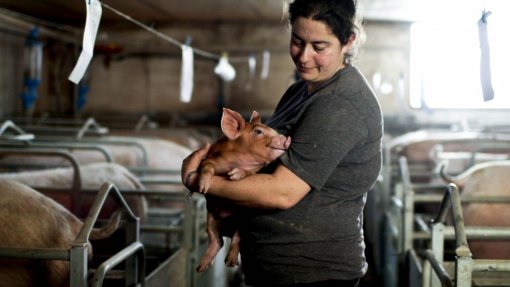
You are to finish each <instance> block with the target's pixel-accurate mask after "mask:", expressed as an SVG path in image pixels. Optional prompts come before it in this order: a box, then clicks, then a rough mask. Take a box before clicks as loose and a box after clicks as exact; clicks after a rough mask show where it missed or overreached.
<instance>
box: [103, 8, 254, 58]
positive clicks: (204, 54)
mask: <svg viewBox="0 0 510 287" xmlns="http://www.w3.org/2000/svg"><path fill="white" fill-rule="evenodd" d="M99 3H101V5H102V6H103V7H105V8H106V9H108V10H110V11H112V12H113V13H115V14H117V15H119V16H121V17H122V18H124V19H126V20H128V21H129V22H131V23H133V24H135V25H137V26H139V27H140V28H142V29H145V30H147V31H148V32H150V33H152V34H154V35H156V36H158V37H160V38H161V39H163V40H165V41H167V42H169V43H172V44H174V45H176V46H178V47H181V46H182V45H183V44H184V43H181V42H179V41H177V40H175V39H174V38H172V37H169V36H167V35H165V34H163V33H161V32H159V31H157V30H155V29H154V28H152V27H149V26H147V25H145V24H143V23H142V22H140V21H138V20H136V19H133V18H132V17H130V16H129V15H126V14H124V13H122V12H120V11H119V10H117V9H115V8H113V7H111V6H109V5H107V4H105V3H103V2H101V1H99ZM191 48H192V49H193V52H194V53H195V54H197V55H199V56H202V57H205V58H209V59H213V60H219V59H220V58H221V56H220V55H218V54H214V53H211V52H207V51H204V50H201V49H197V48H193V47H191ZM229 61H230V62H246V61H247V58H246V57H243V58H241V57H229Z"/></svg>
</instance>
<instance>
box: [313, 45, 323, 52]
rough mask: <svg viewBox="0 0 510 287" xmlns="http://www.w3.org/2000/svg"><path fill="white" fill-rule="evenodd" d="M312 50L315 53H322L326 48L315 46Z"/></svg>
mask: <svg viewBox="0 0 510 287" xmlns="http://www.w3.org/2000/svg"><path fill="white" fill-rule="evenodd" d="M314 49H315V51H317V52H322V51H324V50H326V47H322V46H319V47H317V46H316V47H314Z"/></svg>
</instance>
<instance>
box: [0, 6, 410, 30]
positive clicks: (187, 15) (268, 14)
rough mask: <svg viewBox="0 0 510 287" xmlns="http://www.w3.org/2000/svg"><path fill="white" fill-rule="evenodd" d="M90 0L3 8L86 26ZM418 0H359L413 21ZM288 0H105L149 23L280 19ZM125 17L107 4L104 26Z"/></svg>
mask: <svg viewBox="0 0 510 287" xmlns="http://www.w3.org/2000/svg"><path fill="white" fill-rule="evenodd" d="M86 1H88V0H0V8H1V9H6V10H9V11H14V12H16V13H21V14H25V15H29V16H32V17H36V18H39V19H44V20H48V21H51V22H53V23H60V24H67V25H71V26H78V27H80V26H82V25H83V23H84V19H85V14H86V9H85V3H86ZM415 1H416V0H359V2H360V6H361V7H362V11H363V14H364V16H365V18H369V19H377V20H380V19H382V20H409V19H411V18H412V17H413V16H412V12H411V9H410V8H411V7H412V4H413V3H414V2H415ZM284 2H285V0H185V1H183V0H102V3H104V4H107V5H109V6H110V7H113V8H114V9H116V10H118V11H121V12H123V13H125V14H127V15H130V16H131V17H133V18H135V19H137V20H139V21H142V22H145V23H149V24H150V23H163V22H176V21H193V22H196V21H253V22H258V21H280V20H281V18H282V11H283V8H282V6H283V3H284ZM122 21H123V19H122V18H121V17H120V16H119V15H118V14H115V13H113V12H111V11H110V10H109V9H105V8H104V7H103V15H102V18H101V23H102V25H107V24H114V23H121V22H122Z"/></svg>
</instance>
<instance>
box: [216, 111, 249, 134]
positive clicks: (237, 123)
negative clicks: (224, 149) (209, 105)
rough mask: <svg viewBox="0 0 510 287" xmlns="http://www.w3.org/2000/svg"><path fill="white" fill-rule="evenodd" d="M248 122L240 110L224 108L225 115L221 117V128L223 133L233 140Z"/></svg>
mask: <svg viewBox="0 0 510 287" xmlns="http://www.w3.org/2000/svg"><path fill="white" fill-rule="evenodd" d="M245 125H246V122H245V120H244V118H243V116H241V115H240V114H239V113H238V112H234V111H233V110H230V109H227V108H224V109H223V116H222V117H221V130H222V131H223V134H225V136H226V137H227V138H228V139H230V140H233V139H235V138H237V137H238V136H239V135H240V131H241V130H242V129H243V128H244V126H245Z"/></svg>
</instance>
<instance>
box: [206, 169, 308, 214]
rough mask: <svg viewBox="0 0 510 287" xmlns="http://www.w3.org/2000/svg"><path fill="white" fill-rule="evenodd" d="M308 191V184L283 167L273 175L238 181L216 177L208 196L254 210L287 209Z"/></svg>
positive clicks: (256, 176)
mask: <svg viewBox="0 0 510 287" xmlns="http://www.w3.org/2000/svg"><path fill="white" fill-rule="evenodd" d="M309 191H310V186H309V185H308V184H307V183H306V182H304V181H303V180H301V179H300V178H299V177H297V176H296V175H295V174H294V173H292V172H291V171H290V170H288V169H287V168H286V167H285V166H283V165H280V166H279V167H278V168H277V169H276V170H275V172H274V173H273V174H255V175H251V176H248V177H245V178H243V179H241V180H237V181H232V180H229V179H226V178H224V177H219V176H215V177H214V178H213V181H212V186H211V189H210V190H209V191H208V194H211V195H215V196H218V197H222V198H225V199H229V200H231V201H232V202H234V203H236V204H238V205H242V206H247V207H252V208H267V209H287V208H290V207H292V206H294V205H295V204H296V203H297V202H298V201H299V200H301V199H302V198H303V197H304V196H305V195H306V194H307V193H308V192H309Z"/></svg>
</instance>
